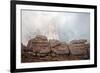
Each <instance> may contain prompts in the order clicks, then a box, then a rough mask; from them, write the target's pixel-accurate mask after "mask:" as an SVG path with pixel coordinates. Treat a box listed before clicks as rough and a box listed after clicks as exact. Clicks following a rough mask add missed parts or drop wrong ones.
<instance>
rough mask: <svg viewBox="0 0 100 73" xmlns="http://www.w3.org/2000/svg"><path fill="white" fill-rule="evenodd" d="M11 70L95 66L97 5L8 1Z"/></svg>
mask: <svg viewBox="0 0 100 73" xmlns="http://www.w3.org/2000/svg"><path fill="white" fill-rule="evenodd" d="M10 39H11V72H27V71H42V70H58V69H76V68H90V67H96V66H97V7H96V6H93V5H77V4H62V3H47V2H31V1H11V38H10Z"/></svg>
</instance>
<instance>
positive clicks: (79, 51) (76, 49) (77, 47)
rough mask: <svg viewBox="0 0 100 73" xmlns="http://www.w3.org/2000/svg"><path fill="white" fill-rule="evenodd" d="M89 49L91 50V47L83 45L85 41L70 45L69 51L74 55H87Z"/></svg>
mask: <svg viewBox="0 0 100 73" xmlns="http://www.w3.org/2000/svg"><path fill="white" fill-rule="evenodd" d="M75 41H76V40H75ZM76 42H77V41H76ZM84 42H86V41H85V40H84ZM87 48H89V45H87V44H85V43H83V41H81V42H79V41H78V42H77V43H75V42H74V43H70V44H69V49H70V52H71V54H72V55H87V54H88V53H87V50H88V49H87Z"/></svg>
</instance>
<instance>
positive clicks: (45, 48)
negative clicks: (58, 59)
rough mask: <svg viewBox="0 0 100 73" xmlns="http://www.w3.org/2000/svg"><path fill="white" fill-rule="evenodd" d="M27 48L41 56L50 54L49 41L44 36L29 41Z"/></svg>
mask: <svg viewBox="0 0 100 73" xmlns="http://www.w3.org/2000/svg"><path fill="white" fill-rule="evenodd" d="M27 48H29V49H32V50H33V52H34V53H39V54H41V53H42V54H47V53H49V52H50V49H49V43H48V40H47V38H46V37H45V36H43V35H37V36H36V37H35V38H33V39H31V40H29V42H28V45H27Z"/></svg>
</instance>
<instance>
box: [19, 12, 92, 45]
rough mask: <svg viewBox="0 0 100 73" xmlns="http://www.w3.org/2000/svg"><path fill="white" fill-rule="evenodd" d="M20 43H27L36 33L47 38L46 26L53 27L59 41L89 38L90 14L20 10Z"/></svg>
mask: <svg viewBox="0 0 100 73" xmlns="http://www.w3.org/2000/svg"><path fill="white" fill-rule="evenodd" d="M21 15H22V24H21V26H22V27H21V28H22V31H21V33H22V36H21V37H22V39H21V40H22V43H23V44H24V45H27V43H28V41H29V40H30V39H31V38H34V37H35V36H36V35H45V36H47V38H48V26H49V25H53V26H54V27H55V33H56V34H57V35H58V36H59V40H60V41H65V42H68V41H71V40H73V39H87V40H88V41H89V40H90V14H89V13H79V12H78V13H76V12H49V11H28V10H22V13H21Z"/></svg>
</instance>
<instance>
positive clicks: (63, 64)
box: [16, 5, 94, 69]
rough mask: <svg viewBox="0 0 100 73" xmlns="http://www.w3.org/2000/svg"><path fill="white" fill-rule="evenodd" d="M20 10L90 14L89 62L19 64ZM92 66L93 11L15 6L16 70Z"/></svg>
mask: <svg viewBox="0 0 100 73" xmlns="http://www.w3.org/2000/svg"><path fill="white" fill-rule="evenodd" d="M21 9H31V10H52V11H71V12H88V13H90V31H91V32H90V47H91V49H90V60H78V61H60V62H59V61H57V62H56V61H55V62H35V63H21V48H20V47H21V44H20V43H21V37H20V36H21V17H20V15H21V14H20V13H21ZM86 64H94V9H84V8H70V7H50V6H34V5H32V6H31V5H16V69H23V68H24V69H25V68H39V67H54V66H72V65H86Z"/></svg>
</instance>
